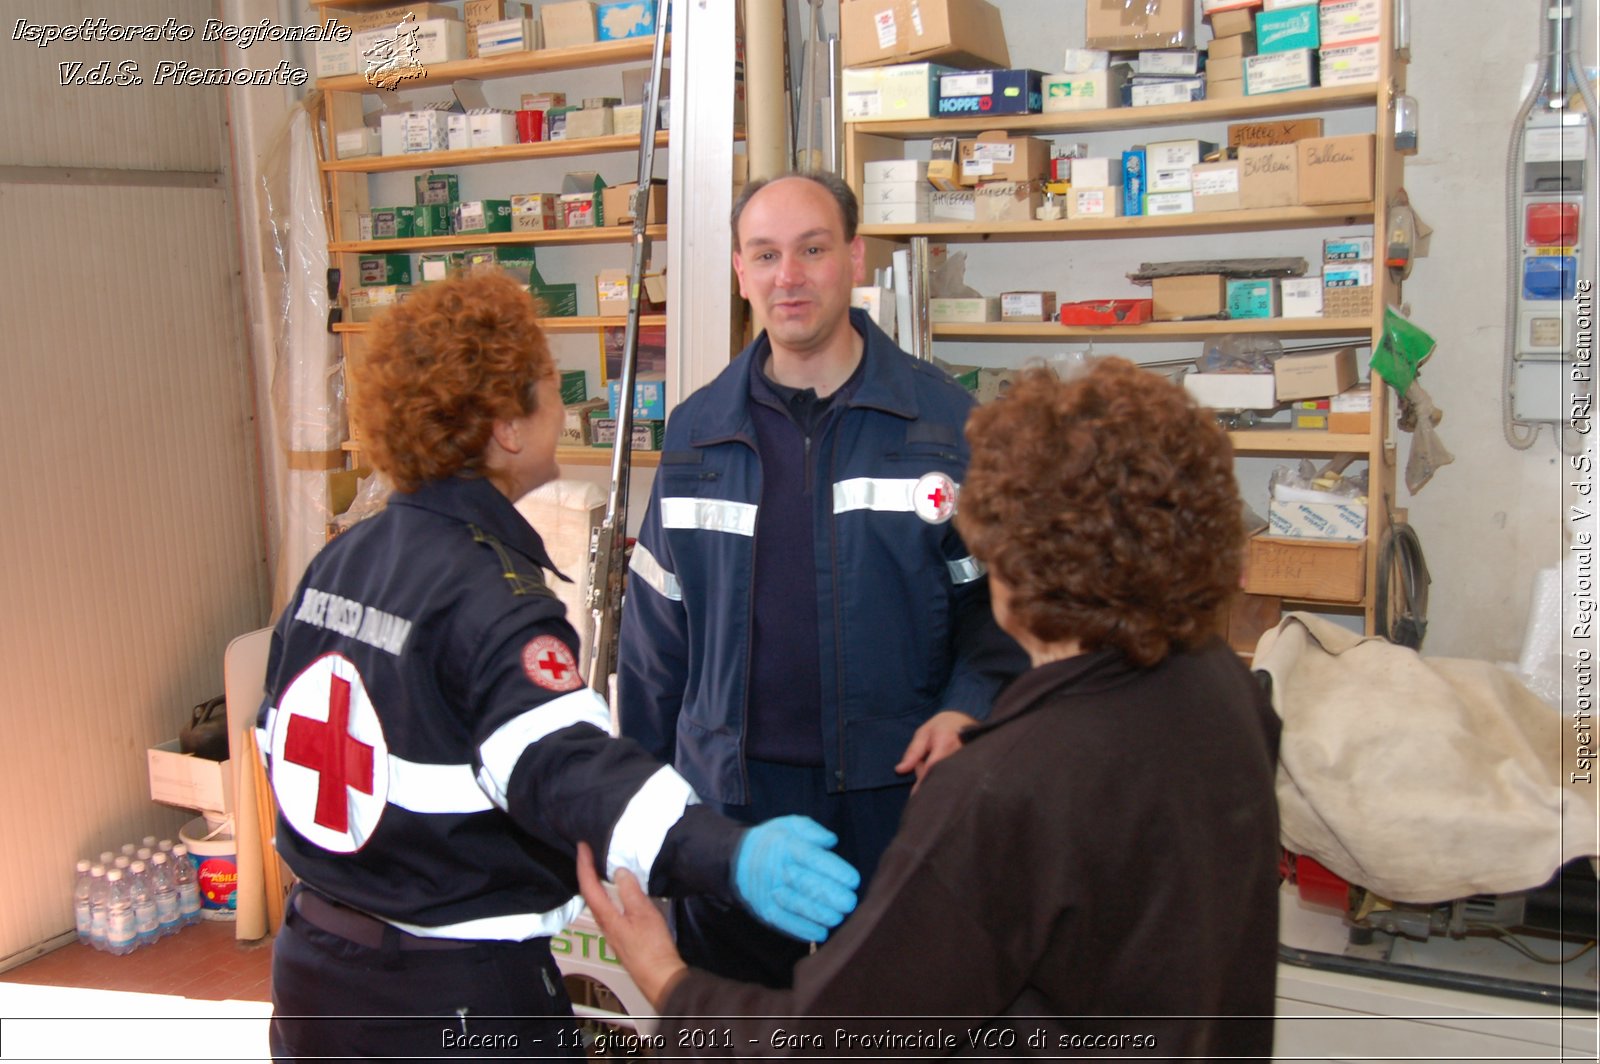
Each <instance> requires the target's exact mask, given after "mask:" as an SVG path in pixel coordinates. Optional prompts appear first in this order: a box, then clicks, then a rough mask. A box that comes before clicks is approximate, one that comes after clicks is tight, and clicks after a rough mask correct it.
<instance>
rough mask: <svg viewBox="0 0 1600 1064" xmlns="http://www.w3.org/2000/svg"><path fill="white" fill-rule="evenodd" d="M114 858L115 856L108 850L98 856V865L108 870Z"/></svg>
mask: <svg viewBox="0 0 1600 1064" xmlns="http://www.w3.org/2000/svg"><path fill="white" fill-rule="evenodd" d="M116 856H117V855H116V854H114V853H112V852H111V851H110V850H106V851H105V852H103V853H101V854H100V863H101V864H103V865H105V866H106V867H107V868H110V867H111V862H112V860H113V859H114V858H115V857H116Z"/></svg>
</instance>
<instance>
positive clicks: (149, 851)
mask: <svg viewBox="0 0 1600 1064" xmlns="http://www.w3.org/2000/svg"><path fill="white" fill-rule="evenodd" d="M155 853H156V851H155V847H153V846H141V847H139V852H138V853H136V854H134V855H133V859H134V860H135V861H143V862H144V866H145V867H146V868H149V867H150V858H152V857H154V856H155Z"/></svg>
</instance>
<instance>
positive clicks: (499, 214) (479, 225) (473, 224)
mask: <svg viewBox="0 0 1600 1064" xmlns="http://www.w3.org/2000/svg"><path fill="white" fill-rule="evenodd" d="M455 231H456V232H457V233H509V232H511V201H510V200H508V199H486V200H465V201H463V202H462V204H461V206H460V207H459V208H457V210H456V221H455Z"/></svg>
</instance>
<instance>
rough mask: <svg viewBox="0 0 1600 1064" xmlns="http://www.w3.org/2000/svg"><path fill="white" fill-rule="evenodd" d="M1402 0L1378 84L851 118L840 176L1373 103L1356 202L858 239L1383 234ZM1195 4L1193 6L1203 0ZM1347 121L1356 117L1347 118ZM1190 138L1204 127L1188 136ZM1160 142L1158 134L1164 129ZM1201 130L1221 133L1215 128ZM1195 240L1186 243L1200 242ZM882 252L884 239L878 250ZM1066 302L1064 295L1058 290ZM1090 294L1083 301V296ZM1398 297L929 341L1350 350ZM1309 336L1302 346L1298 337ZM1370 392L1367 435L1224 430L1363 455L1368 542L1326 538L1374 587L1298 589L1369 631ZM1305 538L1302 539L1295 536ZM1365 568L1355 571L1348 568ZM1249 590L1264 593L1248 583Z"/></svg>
mask: <svg viewBox="0 0 1600 1064" xmlns="http://www.w3.org/2000/svg"><path fill="white" fill-rule="evenodd" d="M1395 3H1396V0H1380V4H1381V7H1382V10H1381V12H1380V25H1381V26H1382V27H1384V30H1383V40H1382V43H1381V53H1382V58H1381V61H1380V65H1379V70H1378V74H1377V77H1376V79H1375V80H1374V81H1372V82H1370V83H1367V84H1361V85H1350V86H1337V87H1329V88H1314V89H1305V90H1301V91H1297V92H1283V93H1275V94H1270V95H1261V96H1244V97H1236V98H1229V99H1218V100H1202V101H1197V102H1193V103H1182V104H1170V105H1164V106H1160V107H1140V108H1128V107H1121V108H1110V109H1107V110H1100V111H1074V112H1065V113H1057V114H1034V115H986V116H972V117H966V116H963V117H959V118H940V119H912V120H897V121H887V122H861V123H850V124H847V125H846V126H845V165H844V176H845V179H846V180H847V181H848V182H849V183H850V184H851V186H852V187H853V188H855V189H856V190H857V192H858V193H859V192H860V190H861V186H862V184H863V180H864V173H865V165H866V163H868V162H873V161H878V160H883V159H898V158H904V157H906V156H908V155H913V156H914V155H916V154H917V153H915V152H907V151H906V142H908V141H926V140H929V139H931V138H933V137H944V136H951V135H959V136H966V137H971V136H975V135H977V134H979V133H983V132H988V131H991V130H997V131H1003V132H1005V133H1006V134H1008V135H1010V136H1035V137H1051V136H1057V135H1068V136H1070V135H1074V134H1093V133H1108V134H1110V133H1128V134H1129V136H1128V143H1130V144H1131V143H1136V142H1138V141H1140V140H1144V139H1146V138H1145V137H1144V136H1143V134H1144V133H1145V132H1146V131H1152V130H1158V129H1161V128H1164V127H1172V126H1186V127H1189V126H1198V127H1204V126H1206V125H1207V124H1212V127H1213V130H1214V131H1215V132H1217V133H1220V132H1221V128H1220V127H1221V125H1222V124H1223V123H1226V122H1234V121H1250V120H1270V119H1275V118H1282V117H1286V116H1296V115H1321V114H1327V113H1332V112H1344V111H1357V112H1360V111H1365V112H1367V113H1368V114H1370V116H1371V117H1370V119H1365V118H1362V119H1360V120H1358V121H1357V122H1356V123H1355V125H1357V126H1359V127H1360V131H1361V132H1367V131H1371V132H1373V133H1375V134H1376V135H1377V137H1376V152H1375V160H1374V162H1375V174H1374V191H1373V195H1372V198H1371V199H1368V200H1363V201H1360V202H1355V203H1341V204H1333V205H1318V206H1296V207H1284V208H1273V209H1261V210H1235V211H1218V212H1207V213H1201V214H1189V215H1174V216H1162V217H1147V216H1145V217H1118V218H1103V219H1101V218H1096V219H1064V220H1059V221H1050V222H1041V221H1018V222H1005V223H983V222H966V223H960V222H956V223H953V222H928V223H920V224H915V225H863V226H861V227H860V232H861V235H862V236H864V237H869V238H874V239H876V240H882V241H891V242H904V241H907V240H911V239H913V238H917V237H925V238H929V239H932V240H937V241H944V242H950V243H963V244H967V245H974V244H983V243H1013V242H1019V241H1020V242H1052V243H1054V242H1063V243H1065V242H1074V241H1099V240H1122V239H1137V238H1148V237H1162V238H1173V239H1187V238H1196V237H1205V236H1210V235H1215V234H1235V233H1255V232H1261V233H1265V232H1278V231H1293V230H1308V229H1309V230H1336V229H1337V228H1338V227H1341V226H1363V227H1364V226H1371V227H1372V229H1373V232H1374V233H1377V234H1381V233H1383V232H1385V230H1386V227H1387V222H1388V204H1389V203H1390V202H1391V201H1392V199H1393V198H1394V196H1395V194H1396V193H1397V192H1398V191H1399V189H1400V187H1401V174H1402V167H1401V160H1400V158H1399V157H1398V155H1397V154H1396V153H1395V151H1394V146H1393V138H1392V133H1391V130H1390V116H1391V114H1392V113H1393V105H1394V100H1395V98H1396V97H1397V96H1398V95H1400V94H1401V93H1403V92H1404V91H1405V62H1404V60H1403V59H1402V58H1401V57H1400V56H1399V55H1397V54H1396V53H1395V51H1394V48H1393V40H1392V35H1391V33H1390V29H1389V28H1390V27H1392V26H1393V25H1394V6H1395ZM1196 6H1197V7H1198V4H1197V5H1196ZM1339 125H1340V126H1341V127H1348V126H1350V125H1351V121H1350V119H1349V117H1348V116H1346V117H1344V118H1343V119H1342V120H1341V122H1340V123H1339ZM1183 135H1185V136H1189V135H1201V136H1204V134H1198V133H1197V134H1189V133H1187V132H1186V133H1184V134H1183ZM1154 139H1160V138H1159V137H1156V138H1154ZM1206 139H1210V140H1218V139H1220V138H1219V137H1217V136H1209V137H1207V138H1206ZM1195 246H1196V245H1195V244H1192V243H1191V244H1190V245H1189V247H1191V248H1193V247H1195ZM874 254H875V255H881V247H880V248H879V249H878V250H877V252H875V253H874ZM1169 257H1170V258H1174V259H1180V258H1204V257H1206V256H1205V254H1204V253H1198V254H1195V253H1180V252H1179V251H1178V250H1177V249H1176V248H1175V249H1174V252H1173V254H1172V255H1170V256H1169ZM967 283H968V284H972V285H976V286H977V287H979V288H980V289H981V288H982V283H981V278H977V277H974V276H972V275H971V274H970V273H969V275H968V277H967ZM1063 298H1065V297H1063ZM1075 298H1081V297H1075ZM1395 302H1398V291H1397V285H1396V283H1395V282H1394V281H1393V280H1392V279H1391V278H1389V276H1388V274H1387V271H1385V270H1384V269H1383V267H1382V264H1381V263H1378V264H1377V269H1376V270H1375V277H1374V289H1373V303H1374V307H1373V310H1374V313H1372V314H1371V315H1367V316H1361V317H1354V318H1349V317H1346V318H1269V319H1252V320H1243V321H1182V322H1151V323H1148V324H1144V325H1134V326H1098V327H1085V326H1062V325H1060V324H1058V323H1056V322H1053V321H1052V322H1042V323H1037V324H1010V323H984V324H936V325H934V326H933V338H934V340H935V341H936V342H940V341H963V342H984V343H989V342H993V343H1039V342H1049V341H1080V342H1082V341H1088V342H1094V343H1117V344H1144V343H1167V342H1183V341H1203V340H1207V339H1210V338H1214V337H1219V336H1223V335H1228V334H1245V335H1251V336H1276V337H1281V338H1283V340H1284V341H1285V346H1286V347H1292V346H1294V341H1296V340H1314V339H1325V340H1339V339H1344V340H1348V341H1349V342H1350V343H1351V344H1352V345H1355V346H1362V347H1366V346H1371V345H1375V344H1376V343H1377V342H1378V341H1379V340H1380V339H1381V337H1382V329H1383V308H1384V307H1385V306H1386V305H1387V304H1390V303H1395ZM1302 346H1304V345H1302ZM1375 383H1376V384H1377V387H1376V388H1375V389H1374V395H1373V413H1372V420H1371V424H1372V428H1371V430H1370V431H1368V432H1366V433H1354V434H1350V433H1327V432H1316V431H1309V430H1288V429H1282V428H1270V429H1269V428H1263V429H1249V430H1240V431H1234V432H1230V433H1229V438H1230V439H1231V440H1232V442H1233V445H1234V449H1235V452H1236V453H1237V454H1239V455H1241V456H1268V457H1270V456H1284V457H1293V456H1316V457H1319V458H1323V459H1332V458H1338V457H1342V456H1350V457H1352V458H1355V459H1360V460H1364V461H1365V462H1366V463H1367V469H1368V478H1369V491H1368V507H1367V540H1366V542H1365V543H1355V544H1350V543H1343V544H1335V545H1333V546H1330V547H1329V548H1328V549H1329V550H1330V551H1331V552H1336V553H1340V554H1341V555H1342V556H1344V557H1345V558H1347V559H1348V558H1350V557H1352V555H1351V550H1352V549H1356V553H1357V554H1358V555H1360V556H1361V558H1362V561H1361V564H1362V565H1364V566H1365V587H1364V590H1363V592H1362V593H1361V594H1359V595H1356V594H1347V593H1346V592H1345V591H1343V590H1341V591H1339V592H1338V593H1335V594H1328V595H1326V596H1322V597H1314V598H1312V599H1311V600H1306V599H1302V598H1300V597H1298V596H1287V595H1286V596H1284V597H1285V598H1292V599H1293V600H1294V601H1296V602H1297V603H1299V604H1302V605H1306V606H1309V607H1310V608H1317V609H1320V608H1327V609H1329V610H1331V611H1333V612H1346V613H1348V612H1351V611H1359V612H1360V614H1361V615H1362V616H1363V619H1364V621H1365V626H1366V630H1367V631H1369V632H1371V631H1373V630H1374V628H1375V620H1376V615H1375V606H1376V599H1377V594H1376V586H1377V568H1378V564H1379V562H1378V558H1379V555H1380V551H1379V549H1378V548H1379V545H1380V544H1381V542H1382V541H1383V538H1384V536H1385V535H1386V533H1387V531H1388V513H1389V508H1390V507H1391V506H1392V505H1393V504H1394V474H1395V470H1394V465H1395V458H1394V446H1393V443H1392V441H1391V439H1390V435H1391V430H1390V417H1389V403H1388V395H1387V391H1388V389H1387V387H1386V386H1385V385H1383V383H1382V381H1381V380H1379V381H1376V382H1375ZM1294 542H1300V541H1294ZM1346 571H1348V572H1353V573H1355V574H1357V575H1359V570H1348V569H1347V570H1346ZM1246 589H1247V590H1256V589H1255V588H1252V587H1251V586H1250V583H1249V582H1248V581H1247V585H1246Z"/></svg>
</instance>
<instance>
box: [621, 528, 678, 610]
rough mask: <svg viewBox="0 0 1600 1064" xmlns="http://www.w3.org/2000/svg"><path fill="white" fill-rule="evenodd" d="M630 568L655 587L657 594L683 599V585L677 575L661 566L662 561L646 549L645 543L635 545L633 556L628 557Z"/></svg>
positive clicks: (675, 599) (673, 599)
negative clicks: (657, 559)
mask: <svg viewBox="0 0 1600 1064" xmlns="http://www.w3.org/2000/svg"><path fill="white" fill-rule="evenodd" d="M628 568H629V569H630V570H632V571H633V572H634V573H636V574H637V575H638V576H639V578H640V579H641V580H643V581H644V582H645V583H646V584H648V585H650V587H652V588H654V589H655V592H656V594H658V595H660V596H661V597H662V598H669V599H671V600H672V601H673V602H682V601H683V585H682V584H680V583H679V582H678V578H677V577H676V576H674V575H673V574H672V573H669V572H667V571H666V570H665V569H663V568H662V567H661V563H660V562H658V561H656V556H655V555H654V554H651V553H650V552H649V551H647V550H645V548H644V544H643V543H635V544H634V545H633V556H632V557H630V558H629V559H628Z"/></svg>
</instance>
